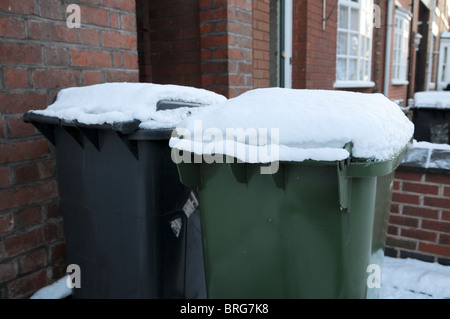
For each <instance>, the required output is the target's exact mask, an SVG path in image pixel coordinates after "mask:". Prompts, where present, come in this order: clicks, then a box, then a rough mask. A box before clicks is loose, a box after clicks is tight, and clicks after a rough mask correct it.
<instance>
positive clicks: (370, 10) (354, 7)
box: [334, 0, 375, 88]
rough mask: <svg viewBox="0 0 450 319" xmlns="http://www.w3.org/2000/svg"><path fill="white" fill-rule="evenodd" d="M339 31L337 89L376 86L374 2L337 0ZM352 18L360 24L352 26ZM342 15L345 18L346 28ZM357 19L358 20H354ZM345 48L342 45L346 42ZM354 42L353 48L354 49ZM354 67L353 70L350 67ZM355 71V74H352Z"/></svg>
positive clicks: (335, 85) (366, 0) (368, 0)
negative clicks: (374, 72) (373, 44)
mask: <svg viewBox="0 0 450 319" xmlns="http://www.w3.org/2000/svg"><path fill="white" fill-rule="evenodd" d="M338 1H339V3H338V7H339V9H338V29H337V52H336V82H335V83H334V87H335V88H364V87H373V86H375V83H374V82H372V81H371V76H372V40H373V26H374V23H373V18H374V16H373V15H374V4H373V0H338ZM352 13H353V14H355V15H354V16H353V18H355V17H358V18H357V19H358V21H356V23H355V24H352V22H354V21H352ZM341 15H342V16H346V18H347V25H343V23H342V21H340V20H341ZM353 20H356V19H353ZM340 40H343V41H344V42H345V46H341V45H342V43H343V42H341V41H340ZM351 43H353V46H351ZM351 65H352V67H351ZM352 70H353V71H352Z"/></svg>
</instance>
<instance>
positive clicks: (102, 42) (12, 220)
mask: <svg viewBox="0 0 450 319" xmlns="http://www.w3.org/2000/svg"><path fill="white" fill-rule="evenodd" d="M70 3H78V4H79V5H80V8H81V28H79V29H76V28H75V29H69V28H68V27H67V26H66V8H67V5H68V4H69V2H67V1H57V0H45V1H43V0H39V1H35V0H21V1H15V0H14V1H13V0H2V1H1V2H0V298H21V297H27V296H29V295H30V294H31V293H33V292H34V291H36V290H37V289H39V288H41V287H43V286H45V285H47V284H49V283H51V282H53V281H54V280H56V279H59V278H60V277H62V276H63V275H64V274H65V266H66V265H65V264H66V261H65V240H64V229H63V224H62V218H61V213H60V210H59V199H58V187H57V182H56V166H55V163H54V153H53V150H52V146H51V145H50V144H49V142H48V141H47V140H46V139H45V138H44V137H42V135H40V134H39V133H38V132H37V131H36V130H35V129H34V127H33V126H32V125H30V124H25V123H24V122H23V121H22V115H23V113H24V112H27V111H28V110H30V109H42V108H45V107H46V106H47V105H48V104H50V103H52V101H53V99H54V97H55V95H56V94H57V92H58V91H59V90H60V89H61V88H64V87H70V86H82V85H90V84H95V83H101V82H112V81H130V82H131V81H137V80H138V70H137V69H138V61H137V52H136V45H137V40H136V38H137V37H136V23H135V6H134V1H115V0H97V1H70Z"/></svg>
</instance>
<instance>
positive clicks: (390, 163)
mask: <svg viewBox="0 0 450 319" xmlns="http://www.w3.org/2000/svg"><path fill="white" fill-rule="evenodd" d="M412 148H413V138H411V139H410V141H409V142H408V143H407V144H406V145H405V146H404V147H403V149H402V150H400V151H399V152H397V153H396V154H395V155H393V156H391V157H390V158H389V159H387V160H383V161H375V160H370V159H363V158H355V157H352V156H351V155H350V156H349V157H348V158H347V159H344V160H342V161H315V160H305V161H301V162H296V161H279V163H280V165H298V164H300V165H311V166H333V167H336V164H337V163H343V164H344V165H345V166H347V168H348V169H347V174H346V175H347V176H348V177H377V176H384V175H388V174H391V173H392V172H393V171H395V170H396V169H397V167H398V166H399V165H400V163H401V162H402V161H403V159H404V158H405V157H406V154H407V153H408V152H409V151H410V150H411V149H412ZM174 149H176V147H175V148H174ZM179 151H182V150H179ZM182 152H187V151H182ZM188 153H190V155H191V159H192V157H193V155H194V154H193V153H192V152H188ZM350 154H351V152H350ZM227 157H229V158H232V159H233V161H232V164H234V165H239V164H246V165H260V166H264V165H268V164H270V163H246V162H242V161H240V160H238V159H236V158H235V157H232V156H228V155H223V158H224V160H223V161H222V163H223V164H229V163H230V161H227V160H226V158H227ZM203 163H204V162H203V161H202V162H201V163H197V162H194V161H191V163H183V162H182V163H178V165H180V164H187V165H189V164H193V165H198V164H203Z"/></svg>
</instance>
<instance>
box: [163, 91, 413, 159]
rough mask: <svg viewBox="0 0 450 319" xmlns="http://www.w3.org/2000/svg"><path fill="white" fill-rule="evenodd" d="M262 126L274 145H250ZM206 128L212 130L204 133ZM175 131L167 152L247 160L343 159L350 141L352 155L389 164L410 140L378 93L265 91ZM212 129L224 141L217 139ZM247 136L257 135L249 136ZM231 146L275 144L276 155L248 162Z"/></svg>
mask: <svg viewBox="0 0 450 319" xmlns="http://www.w3.org/2000/svg"><path fill="white" fill-rule="evenodd" d="M227 128H228V129H230V128H231V129H234V130H235V131H236V129H237V128H242V130H244V131H246V133H247V134H248V138H247V137H246V140H245V143H239V141H237V140H236V141H235V142H233V141H234V140H235V137H234V136H230V135H229V134H227V133H226V132H227ZM261 128H265V129H267V130H266V131H267V132H272V129H278V130H279V131H278V137H279V141H278V143H271V141H272V142H273V141H274V140H273V139H272V136H271V135H270V134H268V138H267V143H264V141H263V142H261V141H262V140H259V142H256V143H255V141H258V138H260V137H261V134H265V133H266V131H264V130H261ZM207 129H211V131H209V132H208V133H207V134H204V133H205V132H206V130H207ZM176 131H177V132H178V135H179V137H172V138H171V140H170V142H169V143H170V146H171V147H172V148H176V149H179V150H184V151H189V152H194V153H196V154H200V155H205V154H225V155H230V156H235V157H236V158H238V159H240V160H242V161H246V162H261V163H264V162H269V161H273V160H280V161H303V160H308V159H311V160H317V161H335V160H343V159H346V158H348V156H349V152H348V151H347V150H346V149H344V146H345V145H346V144H347V143H349V142H352V143H353V149H352V156H353V157H356V158H363V159H366V160H367V159H371V160H388V159H391V158H392V157H394V156H396V155H397V154H398V153H399V152H400V151H402V150H403V149H404V148H405V146H406V145H407V144H408V143H409V142H410V140H411V138H412V136H413V132H414V124H413V123H412V122H411V121H410V120H409V119H408V118H407V117H406V116H405V114H404V113H403V112H402V110H401V109H400V108H399V106H398V105H397V104H395V103H394V102H392V101H390V100H389V99H387V98H386V97H385V96H384V95H382V94H364V93H355V92H346V91H327V90H296V89H283V88H266V89H255V90H251V91H248V92H246V93H244V94H242V95H240V96H238V97H236V98H232V99H229V100H228V101H226V102H224V103H220V104H217V105H214V106H212V107H210V108H208V109H207V110H205V111H204V112H201V113H199V114H197V115H193V116H191V117H189V118H187V119H185V120H184V121H182V122H180V124H179V125H178V127H177V129H176ZM217 131H220V132H221V134H222V140H223V141H226V142H225V143H224V142H222V141H220V139H217V140H216V138H217V136H216V134H217ZM252 131H253V133H252ZM274 132H275V131H274ZM211 133H212V134H211ZM259 133H261V134H259ZM208 134H209V135H208ZM252 134H256V135H258V134H259V135H258V136H257V138H252V137H251V135H252ZM202 135H204V136H202ZM211 135H214V141H213V140H212V138H210V136H211ZM253 137H254V136H253ZM230 142H232V143H235V144H234V145H241V146H242V144H244V145H245V152H251V151H252V150H254V149H255V148H257V149H258V148H259V149H260V150H261V148H264V147H265V148H266V149H267V148H270V147H271V145H275V144H277V145H278V146H279V147H278V150H279V153H278V156H279V157H278V158H273V157H272V158H271V159H270V160H267V161H264V160H263V159H262V158H257V159H256V160H255V158H253V160H252V159H251V158H250V157H249V156H248V153H245V154H243V153H242V152H243V149H242V148H241V152H240V151H235V150H236V149H233V147H230V148H228V146H227V145H228V144H230ZM241 142H242V140H241ZM274 150H276V148H275V149H274ZM268 153H270V151H269V152H268ZM264 156H265V155H264ZM275 156H276V155H275Z"/></svg>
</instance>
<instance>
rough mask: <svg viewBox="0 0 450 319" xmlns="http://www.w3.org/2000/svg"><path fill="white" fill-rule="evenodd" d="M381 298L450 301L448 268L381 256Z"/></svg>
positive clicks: (42, 293)
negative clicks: (382, 264) (382, 259)
mask: <svg viewBox="0 0 450 319" xmlns="http://www.w3.org/2000/svg"><path fill="white" fill-rule="evenodd" d="M67 278H68V276H66V277H63V278H61V279H60V280H58V281H57V282H55V283H54V284H52V285H50V286H47V287H44V288H42V289H40V290H39V291H37V292H36V293H35V294H34V295H33V296H32V297H31V298H32V299H62V298H65V297H67V296H69V295H71V290H70V289H69V288H67V284H66V280H67ZM380 289H381V291H380V298H381V299H450V266H443V265H440V264H438V263H428V262H424V261H420V260H417V259H411V258H406V259H400V258H392V257H384V266H383V268H382V274H381V288H380Z"/></svg>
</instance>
